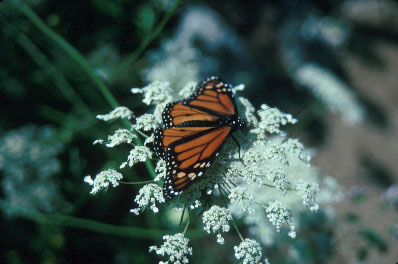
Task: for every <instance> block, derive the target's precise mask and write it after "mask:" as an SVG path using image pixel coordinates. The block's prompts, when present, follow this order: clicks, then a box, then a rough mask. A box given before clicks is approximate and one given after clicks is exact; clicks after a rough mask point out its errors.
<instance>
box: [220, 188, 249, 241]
mask: <svg viewBox="0 0 398 264" xmlns="http://www.w3.org/2000/svg"><path fill="white" fill-rule="evenodd" d="M218 189H219V190H220V196H221V200H222V201H223V203H224V206H225V208H228V205H227V202H226V201H225V196H224V189H223V188H222V187H221V186H220V185H218ZM231 219H232V220H231V222H232V226H233V227H234V229H235V231H236V233H238V236H239V238H240V240H241V241H242V242H243V241H245V239H244V238H243V236H242V234H241V233H240V231H239V228H238V226H237V225H236V223H235V219H234V216H233V215H232V214H231Z"/></svg>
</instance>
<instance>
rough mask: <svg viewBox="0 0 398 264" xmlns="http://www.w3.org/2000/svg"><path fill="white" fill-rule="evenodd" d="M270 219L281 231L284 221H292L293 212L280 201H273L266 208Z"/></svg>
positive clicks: (277, 229)
mask: <svg viewBox="0 0 398 264" xmlns="http://www.w3.org/2000/svg"><path fill="white" fill-rule="evenodd" d="M265 211H266V212H267V217H268V219H269V221H270V222H271V223H272V224H273V225H274V226H275V227H276V231H278V232H280V230H281V226H282V224H284V223H290V222H291V221H292V212H291V211H290V210H289V208H288V207H287V206H286V205H284V204H282V203H281V202H279V201H271V202H269V205H268V206H267V208H266V209H265Z"/></svg>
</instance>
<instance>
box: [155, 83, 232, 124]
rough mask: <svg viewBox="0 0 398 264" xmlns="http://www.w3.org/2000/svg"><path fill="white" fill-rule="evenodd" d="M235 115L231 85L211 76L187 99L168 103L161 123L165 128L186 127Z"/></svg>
mask: <svg viewBox="0 0 398 264" xmlns="http://www.w3.org/2000/svg"><path fill="white" fill-rule="evenodd" d="M236 114H237V107H236V103H235V99H234V95H233V93H232V89H231V85H230V84H227V83H225V82H224V81H223V80H222V79H221V78H218V77H214V76H213V77H210V78H207V79H206V80H204V81H203V82H201V83H199V84H198V86H197V87H196V89H195V91H194V92H193V94H192V95H191V96H190V97H189V98H188V99H186V100H183V101H179V102H175V103H169V104H168V105H167V106H166V108H165V109H164V111H163V113H162V121H163V125H164V126H165V127H176V126H180V125H185V126H187V125H190V124H192V122H197V121H199V122H217V120H218V119H219V118H220V117H221V116H222V115H236ZM195 124H196V123H195Z"/></svg>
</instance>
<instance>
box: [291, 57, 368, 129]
mask: <svg viewBox="0 0 398 264" xmlns="http://www.w3.org/2000/svg"><path fill="white" fill-rule="evenodd" d="M294 78H295V80H296V81H297V82H298V83H299V84H301V85H303V86H305V87H308V89H309V90H310V91H311V92H312V93H313V94H314V95H315V96H316V97H317V98H319V99H320V100H321V101H322V102H324V103H325V105H326V107H327V108H328V109H329V110H330V111H331V112H332V113H339V114H341V115H342V117H343V119H344V120H345V121H347V122H348V123H351V124H356V123H359V122H362V121H363V119H364V117H365V113H364V110H363V106H362V105H361V104H360V102H359V100H358V98H357V97H356V96H355V94H354V93H353V92H352V90H351V89H350V88H349V87H348V85H347V84H346V83H344V81H343V80H341V79H339V78H338V77H337V76H336V75H335V74H334V73H332V72H330V71H329V70H327V69H326V68H324V67H322V66H320V65H317V64H314V63H304V64H303V65H301V66H300V67H299V68H298V69H297V70H296V72H295V73H294Z"/></svg>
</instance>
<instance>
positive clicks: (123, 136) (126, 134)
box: [93, 128, 137, 148]
mask: <svg viewBox="0 0 398 264" xmlns="http://www.w3.org/2000/svg"><path fill="white" fill-rule="evenodd" d="M136 137H137V136H136V135H135V134H133V133H132V132H131V131H130V130H128V129H124V128H122V129H118V130H116V131H115V133H114V134H113V135H109V136H108V141H107V142H105V146H107V147H108V148H113V147H115V146H117V145H120V144H122V143H128V144H131V143H132V142H133V139H134V138H136ZM93 144H104V140H103V139H97V140H96V141H94V143H93Z"/></svg>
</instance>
